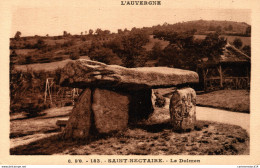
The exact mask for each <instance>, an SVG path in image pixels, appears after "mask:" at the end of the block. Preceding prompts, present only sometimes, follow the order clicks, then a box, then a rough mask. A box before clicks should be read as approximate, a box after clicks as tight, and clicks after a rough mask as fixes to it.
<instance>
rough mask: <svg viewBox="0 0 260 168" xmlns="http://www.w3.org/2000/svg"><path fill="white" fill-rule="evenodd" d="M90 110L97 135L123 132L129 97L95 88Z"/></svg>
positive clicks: (126, 118) (126, 122)
mask: <svg viewBox="0 0 260 168" xmlns="http://www.w3.org/2000/svg"><path fill="white" fill-rule="evenodd" d="M92 110H93V113H94V118H95V127H96V129H97V131H98V132H99V133H110V132H113V131H120V130H123V129H125V128H126V127H127V124H128V111H129V95H126V94H123V93H121V92H114V91H111V90H106V89H98V88H96V89H95V90H94V93H93V104H92Z"/></svg>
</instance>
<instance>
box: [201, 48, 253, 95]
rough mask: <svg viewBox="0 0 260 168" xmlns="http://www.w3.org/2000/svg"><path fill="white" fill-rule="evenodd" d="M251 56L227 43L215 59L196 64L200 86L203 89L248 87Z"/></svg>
mask: <svg viewBox="0 0 260 168" xmlns="http://www.w3.org/2000/svg"><path fill="white" fill-rule="evenodd" d="M250 71H251V57H250V56H248V55H246V54H245V53H243V52H242V51H240V50H239V49H237V48H235V47H234V46H232V45H231V44H229V43H227V45H226V46H225V47H224V51H223V55H221V56H220V58H219V60H217V61H214V62H213V61H208V60H204V61H203V62H202V63H201V64H199V65H198V68H197V72H198V74H199V77H200V86H201V89H203V90H204V91H211V90H218V89H249V88H250Z"/></svg>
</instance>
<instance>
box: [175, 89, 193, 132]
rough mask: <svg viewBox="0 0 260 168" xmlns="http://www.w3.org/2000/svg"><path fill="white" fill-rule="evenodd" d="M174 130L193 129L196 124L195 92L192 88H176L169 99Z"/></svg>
mask: <svg viewBox="0 0 260 168" xmlns="http://www.w3.org/2000/svg"><path fill="white" fill-rule="evenodd" d="M170 116H171V123H172V126H173V130H174V131H187V130H193V129H194V127H195V124H196V92H195V91H194V90H193V89H192V88H182V89H179V90H176V91H175V92H174V93H173V95H172V97H171V100H170Z"/></svg>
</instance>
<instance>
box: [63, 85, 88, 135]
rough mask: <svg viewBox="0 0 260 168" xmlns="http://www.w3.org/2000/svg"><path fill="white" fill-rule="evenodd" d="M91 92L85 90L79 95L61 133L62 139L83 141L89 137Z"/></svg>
mask: <svg viewBox="0 0 260 168" xmlns="http://www.w3.org/2000/svg"><path fill="white" fill-rule="evenodd" d="M91 113H92V110H91V90H90V89H88V88H87V89H85V90H84V91H83V93H82V94H81V95H80V97H79V99H78V101H77V103H76V105H75V106H74V108H73V109H72V113H71V115H70V118H69V120H68V122H67V125H66V128H65V129H64V131H63V138H64V139H85V138H87V137H88V136H89V131H90V127H91Z"/></svg>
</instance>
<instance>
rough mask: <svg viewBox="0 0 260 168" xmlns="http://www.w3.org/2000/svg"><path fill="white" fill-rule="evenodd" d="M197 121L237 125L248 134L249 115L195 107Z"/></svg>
mask: <svg viewBox="0 0 260 168" xmlns="http://www.w3.org/2000/svg"><path fill="white" fill-rule="evenodd" d="M196 112H197V119H198V120H208V121H215V122H220V123H226V124H232V125H238V126H240V127H242V128H243V129H245V130H246V131H247V132H248V134H250V114H245V113H240V112H231V111H226V110H220V109H215V108H209V107H199V106H197V107H196Z"/></svg>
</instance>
